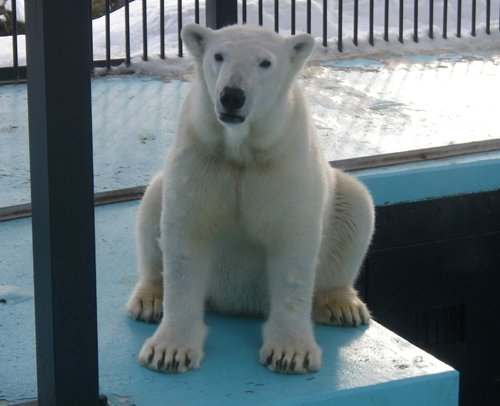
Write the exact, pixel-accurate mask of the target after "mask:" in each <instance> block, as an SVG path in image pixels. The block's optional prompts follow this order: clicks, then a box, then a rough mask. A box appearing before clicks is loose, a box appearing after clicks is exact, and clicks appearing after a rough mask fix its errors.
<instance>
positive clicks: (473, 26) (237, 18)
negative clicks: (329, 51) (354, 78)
mask: <svg viewBox="0 0 500 406" xmlns="http://www.w3.org/2000/svg"><path fill="white" fill-rule="evenodd" d="M132 1H134V0H124V4H123V8H124V18H125V21H124V23H125V24H124V27H125V28H124V32H123V34H122V35H123V41H124V50H125V52H124V55H112V52H111V13H112V11H111V4H110V0H106V1H105V14H104V19H105V37H106V39H105V48H106V51H105V59H104V60H95V59H94V67H106V68H108V69H110V68H111V66H113V65H119V64H121V63H123V62H125V64H126V65H127V66H128V65H130V63H131V57H132V55H133V54H135V53H137V52H138V51H136V50H132V49H131V42H130V3H131V2H132ZM135 1H137V2H139V1H141V2H142V55H141V56H142V59H143V60H145V61H147V60H148V58H149V49H148V15H147V12H146V11H147V6H148V0H135ZM150 1H151V0H150ZM273 1H274V30H275V31H276V32H280V22H281V21H283V16H282V15H280V8H279V5H280V2H279V0H273ZM330 1H331V0H330ZM352 1H353V2H354V3H353V8H352V12H353V15H352V27H346V22H345V20H346V13H347V12H346V11H345V8H344V1H343V0H337V1H336V7H337V13H338V19H337V23H336V26H332V25H329V24H328V4H329V2H328V0H323V2H322V19H321V21H322V44H323V46H324V47H327V46H328V45H329V41H328V38H329V33H336V40H334V41H333V42H334V45H335V46H336V47H337V49H338V51H339V52H342V51H343V49H344V42H345V41H346V40H347V39H352V43H353V44H354V46H359V44H360V39H359V29H360V26H359V15H360V4H359V0H352ZM428 1H429V6H428V16H427V17H428V29H427V33H426V35H427V37H428V38H430V39H434V38H435V37H436V35H435V28H436V23H439V22H436V18H435V16H436V15H437V14H438V12H441V13H440V14H442V17H443V18H442V21H441V26H440V29H441V33H440V36H441V37H442V38H444V39H446V38H448V36H449V34H450V32H449V29H448V22H449V19H450V13H449V4H451V5H453V6H454V7H455V8H456V30H455V32H454V33H453V34H454V35H455V36H456V37H458V38H461V37H462V33H463V32H464V28H463V24H462V23H463V16H464V10H465V7H470V11H471V13H470V21H468V22H467V23H468V24H469V29H470V31H469V32H470V35H471V36H473V37H474V36H476V35H477V30H478V21H477V15H478V14H479V13H482V14H484V16H485V20H484V21H482V23H484V30H485V33H486V34H488V35H490V34H491V25H492V10H491V0H487V1H486V3H485V4H482V5H481V7H479V6H478V5H477V1H476V0H469V1H467V2H466V4H463V1H462V0H444V1H443V2H442V3H441V4H439V6H438V5H435V4H434V0H428ZM409 2H411V0H406V3H407V4H408V3H409ZM89 3H90V1H89ZM205 3H206V4H205V11H206V17H207V25H209V26H222V25H229V24H234V23H238V22H241V23H247V22H249V17H250V16H249V13H248V9H249V7H248V3H247V0H241V1H238V0H206V2H205ZM302 4H305V6H306V15H305V19H306V21H305V22H301V23H303V24H305V29H306V32H308V33H311V32H312V0H290V12H289V15H288V14H287V16H286V17H287V18H289V19H290V21H289V22H290V33H291V34H292V35H293V34H295V33H296V32H297V26H298V21H297V6H298V5H302ZM330 4H331V3H330ZM392 4H394V2H393V3H392ZM404 4H405V0H399V5H398V17H399V18H398V23H397V25H398V34H397V38H395V39H396V40H397V41H399V42H400V43H403V42H404V41H405V38H404V30H405V29H407V28H411V27H405V25H404V24H405V8H404ZM420 4H421V3H420ZM11 5H12V7H11V8H12V21H11V30H12V65H11V66H10V67H9V66H7V67H0V81H16V80H23V79H25V77H26V69H25V66H20V64H19V45H18V37H19V35H21V34H20V33H19V32H18V29H17V25H16V22H17V13H16V5H17V1H16V0H11ZM363 6H365V7H368V15H369V19H368V20H369V22H368V24H369V26H368V43H369V44H370V45H371V46H374V45H375V37H376V35H380V36H381V37H382V38H383V41H385V42H390V32H389V27H390V25H389V19H390V13H389V11H390V7H391V3H390V1H389V0H384V2H383V4H382V2H378V3H377V7H383V16H384V17H383V31H382V32H379V31H377V27H376V26H375V23H374V21H375V19H374V16H375V1H374V0H369V2H364V3H363ZM438 8H439V10H438ZM441 8H442V9H441ZM479 8H481V9H480V10H479ZM484 8H485V9H484ZM215 10H217V11H215ZM238 10H239V12H238ZM183 11H184V9H183V2H182V0H177V33H175V34H173V35H177V44H178V46H177V47H178V49H177V54H178V56H179V57H182V56H183V54H184V51H183V46H182V41H181V39H180V36H179V33H180V30H181V28H182V26H183V24H185V23H188V22H193V21H186V18H187V17H186V16H185V15H184V14H183ZM158 13H159V17H160V24H159V34H160V35H159V38H160V44H159V56H160V58H161V59H165V58H166V53H165V51H166V45H165V36H166V35H167V34H166V32H165V0H159V8H158ZM214 13H216V15H214ZM467 15H469V14H467ZM498 15H499V20H500V6H499V10H498ZM419 17H421V13H420V8H419V1H418V0H413V35H412V38H411V40H412V41H413V42H419V39H420V37H421V35H422V34H421V33H420V34H419V29H418V28H419V21H422V20H421V19H420V18H419ZM221 18H222V20H221V21H224V24H219V23H216V22H217V21H218V20H217V19H221ZM210 19H211V21H212V22H213V24H210V22H209V20H210ZM194 22H196V23H200V1H199V0H194ZM257 23H258V24H259V25H264V0H258V3H257ZM349 25H350V24H349ZM270 28H271V27H270ZM351 28H352V31H350V29H351ZM499 29H500V24H499Z"/></svg>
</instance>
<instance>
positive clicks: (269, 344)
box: [260, 332, 322, 374]
mask: <svg viewBox="0 0 500 406" xmlns="http://www.w3.org/2000/svg"><path fill="white" fill-rule="evenodd" d="M266 336H268V337H267V338H266ZM308 336H309V337H308ZM306 337H308V338H306ZM321 358H322V352H321V348H319V346H318V344H316V341H315V340H314V338H313V337H312V335H311V334H308V333H305V334H303V335H302V334H300V332H294V333H292V334H290V333H287V332H283V333H282V334H272V336H270V334H266V332H264V345H263V346H262V348H261V350H260V363H261V364H262V365H265V366H267V368H268V369H269V370H270V371H274V372H279V373H284V374H303V373H306V372H313V371H318V370H319V369H320V368H321Z"/></svg>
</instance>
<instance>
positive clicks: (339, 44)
mask: <svg viewBox="0 0 500 406" xmlns="http://www.w3.org/2000/svg"><path fill="white" fill-rule="evenodd" d="M326 6H327V4H326V0H325V2H324V8H325V9H324V11H323V18H324V20H323V28H324V30H325V32H324V34H323V38H324V40H323V41H324V43H323V45H324V46H325V47H326V45H327V44H326V22H327V20H326V9H327V8H326ZM343 25H344V4H343V0H339V9H338V26H339V27H338V31H337V50H338V51H339V52H342V51H343V45H342V37H343V35H344V34H343V32H342V28H343Z"/></svg>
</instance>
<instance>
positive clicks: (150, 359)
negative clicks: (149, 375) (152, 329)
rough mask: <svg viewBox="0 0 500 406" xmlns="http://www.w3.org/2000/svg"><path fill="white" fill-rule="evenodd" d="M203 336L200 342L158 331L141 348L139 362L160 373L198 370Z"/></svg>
mask: <svg viewBox="0 0 500 406" xmlns="http://www.w3.org/2000/svg"><path fill="white" fill-rule="evenodd" d="M203 336H204V334H202V336H201V337H202V339H201V340H193V339H192V337H189V338H188V337H182V336H179V335H175V334H170V333H169V332H163V331H160V330H158V331H157V332H156V333H155V335H153V336H152V337H150V338H149V339H147V340H146V341H145V343H144V345H143V346H142V349H141V351H140V353H139V357H138V359H139V362H140V363H141V364H143V365H144V366H146V367H148V368H150V369H153V370H155V371H160V372H171V373H175V372H186V371H188V370H189V369H193V368H198V367H199V366H200V363H201V360H202V359H203ZM199 337H200V336H199V335H198V338H199ZM195 341H199V342H195Z"/></svg>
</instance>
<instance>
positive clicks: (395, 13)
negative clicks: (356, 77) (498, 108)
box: [0, 0, 500, 70]
mask: <svg viewBox="0 0 500 406" xmlns="http://www.w3.org/2000/svg"><path fill="white" fill-rule="evenodd" d="M443 2H444V1H443V0H435V1H434V28H433V30H434V37H435V39H434V40H431V39H429V38H428V36H427V34H428V30H429V2H428V1H420V2H419V10H418V16H419V26H418V32H419V42H418V44H415V43H414V42H413V41H412V35H413V18H414V2H413V1H409V0H406V1H405V2H404V24H403V27H404V30H403V37H404V43H405V44H404V45H401V44H400V43H399V42H398V32H399V0H390V1H389V43H386V42H385V41H384V40H383V31H384V7H383V2H382V1H377V2H375V3H376V6H375V12H374V26H375V47H372V46H370V45H369V44H368V28H369V0H359V33H358V38H359V46H358V47H355V46H354V45H353V43H352V38H353V24H354V22H353V16H354V12H353V8H354V1H352V0H345V1H344V2H343V8H344V12H343V16H344V25H343V44H344V52H343V54H342V55H339V53H338V51H337V45H336V44H337V39H338V38H337V27H338V24H337V21H338V1H329V2H328V9H327V26H328V47H327V48H324V47H322V46H318V51H317V53H316V58H320V59H331V58H333V57H337V58H338V57H340V56H342V57H353V56H356V55H359V54H362V55H373V54H375V55H377V56H380V55H384V54H387V53H389V54H394V53H401V52H405V53H408V52H411V53H421V52H429V51H430V50H450V49H453V50H457V49H458V50H470V49H483V48H485V47H488V48H491V47H492V46H495V45H496V46H499V44H500V30H499V20H498V18H499V7H500V0H491V35H487V34H486V33H485V21H486V3H487V0H477V16H476V19H477V20H476V21H477V36H476V37H475V38H473V37H472V36H471V34H470V31H471V12H472V6H471V4H472V0H463V1H462V38H460V39H459V38H456V36H455V32H456V28H457V4H458V0H454V1H448V39H447V40H444V39H442V28H441V27H442V23H443ZM311 3H312V12H311V13H312V15H311V17H312V34H313V35H314V36H315V37H316V38H317V39H318V44H319V43H320V42H321V36H322V30H323V26H322V15H323V0H312V2H311ZM204 4H205V2H204V1H203V0H201V1H200V21H201V22H204V21H205V12H204ZM6 7H7V8H8V9H11V8H12V0H6ZM238 7H239V11H238V15H239V18H241V1H240V2H238ZM142 11H143V10H142V1H138V0H136V1H132V2H131V3H130V40H131V54H132V56H133V57H134V59H133V61H134V62H135V63H136V64H139V65H142V64H141V58H140V55H141V54H142V48H143V42H142V41H143V40H142V29H143V23H142ZM159 11H160V1H159V0H148V1H147V26H148V53H149V54H150V56H151V57H152V59H153V60H155V59H158V58H157V56H158V55H159V53H160V12H159ZM17 12H18V19H19V20H21V21H23V20H24V0H17ZM306 14H307V11H306V0H297V1H296V21H297V26H296V30H297V32H304V31H306ZM263 15H264V19H263V22H264V26H266V27H268V28H271V29H273V28H274V1H271V0H264V8H263ZM189 22H194V0H184V1H183V23H184V24H186V23H189ZM247 22H248V23H249V24H257V23H258V0H248V1H247ZM279 22H280V32H281V33H283V34H289V33H290V28H291V6H290V1H289V0H286V1H285V0H282V1H280V3H279ZM177 31H178V26H177V2H176V1H169V0H167V1H165V46H166V54H167V57H169V58H174V59H175V58H176V55H177V52H178V45H177ZM105 32H106V31H105V18H104V17H101V18H99V19H96V20H94V21H93V41H94V58H95V59H104V58H105V56H106V47H105V43H106V37H105ZM110 32H111V36H110V38H111V57H112V58H123V57H124V56H125V8H124V7H122V8H121V9H119V10H116V11H115V12H113V13H112V14H111V17H110ZM24 41H25V38H24V36H23V35H20V36H18V42H19V63H20V64H21V65H23V64H25V52H24V49H25V46H24ZM155 56H156V58H155ZM169 62H170V63H169V64H165V63H159V64H158V63H157V64H156V65H155V64H154V63H153V64H149V65H150V66H149V68H148V67H142V68H143V69H151V68H152V69H157V68H161V69H163V70H168V69H169V67H170V68H172V69H174V70H177V69H179V67H178V65H177V64H175V63H172V62H174V61H172V60H170V61H169ZM11 65H12V38H11V37H0V66H11Z"/></svg>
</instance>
